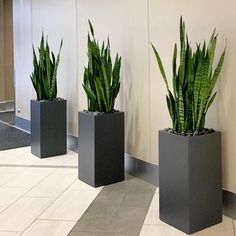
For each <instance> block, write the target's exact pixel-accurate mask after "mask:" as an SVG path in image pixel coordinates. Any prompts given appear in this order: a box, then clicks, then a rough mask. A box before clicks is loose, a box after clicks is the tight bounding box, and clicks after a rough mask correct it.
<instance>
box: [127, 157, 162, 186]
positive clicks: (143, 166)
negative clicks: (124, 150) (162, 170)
mask: <svg viewBox="0 0 236 236" xmlns="http://www.w3.org/2000/svg"><path fill="white" fill-rule="evenodd" d="M125 169H126V172H127V173H128V174H130V175H133V176H135V177H138V178H140V179H142V180H144V181H146V182H148V183H151V184H153V185H155V186H159V167H158V165H154V164H151V163H148V162H145V161H143V160H140V159H137V158H135V157H133V156H130V155H129V154H125Z"/></svg>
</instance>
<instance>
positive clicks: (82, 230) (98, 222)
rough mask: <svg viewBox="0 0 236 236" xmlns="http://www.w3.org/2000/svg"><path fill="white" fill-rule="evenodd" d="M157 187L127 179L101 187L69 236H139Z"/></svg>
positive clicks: (137, 180) (129, 177) (134, 179)
mask: <svg viewBox="0 0 236 236" xmlns="http://www.w3.org/2000/svg"><path fill="white" fill-rule="evenodd" d="M155 189H156V187H155V186H153V185H151V184H148V183H146V182H144V181H142V180H139V179H136V178H134V177H131V176H127V177H126V180H125V181H124V182H120V183H117V184H112V185H109V186H106V187H104V188H103V190H102V191H101V192H100V193H99V195H98V196H97V197H96V199H95V200H94V201H93V203H92V204H91V205H90V207H89V208H88V209H87V210H86V212H85V213H84V215H83V216H82V217H81V218H80V220H79V221H78V222H77V223H76V225H75V226H74V228H73V229H72V231H71V233H70V234H69V235H70V236H75V235H79V236H122V235H123V236H126V235H128V236H134V235H136V236H138V235H139V233H140V231H141V228H142V226H143V222H144V220H145V217H146V214H147V212H148V208H149V206H150V204H151V201H152V198H153V195H154V193H155Z"/></svg>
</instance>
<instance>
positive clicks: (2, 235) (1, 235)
mask: <svg viewBox="0 0 236 236" xmlns="http://www.w3.org/2000/svg"><path fill="white" fill-rule="evenodd" d="M20 234H21V232H6V231H5V232H4V231H2V232H0V236H19V235H20Z"/></svg>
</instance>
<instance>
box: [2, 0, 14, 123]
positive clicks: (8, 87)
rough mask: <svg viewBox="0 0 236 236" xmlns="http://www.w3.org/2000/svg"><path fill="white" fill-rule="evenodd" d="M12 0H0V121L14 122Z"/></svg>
mask: <svg viewBox="0 0 236 236" xmlns="http://www.w3.org/2000/svg"><path fill="white" fill-rule="evenodd" d="M14 91H15V89H14V55H13V7H12V0H0V121H1V122H3V123H7V124H10V125H14V123H15V94H14Z"/></svg>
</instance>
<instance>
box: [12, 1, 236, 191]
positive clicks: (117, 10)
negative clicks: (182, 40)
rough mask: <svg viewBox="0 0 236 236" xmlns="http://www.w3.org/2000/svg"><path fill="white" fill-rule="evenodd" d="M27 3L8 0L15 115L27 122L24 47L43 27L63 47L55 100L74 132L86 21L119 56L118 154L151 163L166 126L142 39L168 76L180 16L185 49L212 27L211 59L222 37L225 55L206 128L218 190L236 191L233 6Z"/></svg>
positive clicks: (28, 66) (81, 100) (159, 88)
mask: <svg viewBox="0 0 236 236" xmlns="http://www.w3.org/2000/svg"><path fill="white" fill-rule="evenodd" d="M30 3H31V1H30V0H14V9H15V11H14V12H15V14H14V15H15V53H16V57H15V62H16V66H15V69H16V78H17V106H18V107H19V108H20V109H21V113H20V114H18V115H21V116H23V117H25V118H29V108H28V104H29V99H30V98H31V97H32V95H33V94H34V93H33V90H32V87H31V84H30V81H29V77H28V75H29V74H30V73H31V70H32V62H31V61H32V55H31V43H32V42H33V43H37V42H38V41H39V38H40V33H41V29H42V28H44V29H45V32H46V33H47V34H48V35H49V39H50V41H51V42H52V47H53V48H54V49H57V47H58V44H59V40H60V38H61V37H63V38H64V41H65V44H64V48H63V54H62V63H61V67H60V71H59V82H60V83H59V91H60V93H61V94H59V95H61V96H64V97H66V98H67V99H68V101H69V104H68V109H69V114H68V118H69V122H70V124H69V128H70V132H72V133H73V134H76V133H77V111H78V110H82V109H86V107H87V104H86V97H85V94H84V91H83V89H82V86H81V82H82V75H83V67H84V66H85V65H86V63H87V57H86V40H87V31H88V23H87V19H88V18H90V20H91V21H92V22H93V24H94V28H95V33H96V36H97V38H99V39H100V41H101V40H102V39H106V37H107V35H108V34H109V36H110V41H111V47H112V52H113V53H115V52H117V51H118V52H119V53H120V54H121V56H122V62H123V64H122V88H121V93H120V96H119V98H118V101H117V107H118V108H120V109H121V110H124V111H125V112H126V117H125V118H126V151H127V152H128V153H130V154H131V155H134V156H135V157H137V158H140V159H142V160H145V161H147V162H151V163H154V164H157V163H158V146H157V131H158V130H159V129H163V128H165V127H169V126H171V122H170V118H169V115H168V112H167V108H166V103H165V94H166V89H165V86H164V83H163V81H162V78H161V76H160V73H159V70H158V67H157V64H156V61H155V58H154V55H153V52H152V50H151V48H150V41H151V42H153V43H154V44H155V45H156V47H157V48H158V50H159V52H160V54H161V56H162V59H163V63H164V65H165V68H166V70H167V74H168V76H169V77H171V58H172V52H173V46H174V43H175V42H178V37H179V32H178V28H179V18H180V15H183V18H184V20H185V21H186V27H187V31H188V34H189V37H190V39H191V41H192V44H193V45H194V43H195V41H201V40H203V39H208V38H209V36H210V35H211V33H212V31H213V29H214V28H215V27H216V28H217V32H218V33H219V43H218V51H217V55H216V56H219V53H220V51H222V50H223V48H224V46H225V41H226V40H225V39H226V38H227V41H228V43H227V55H226V60H225V64H224V67H223V71H222V74H221V77H220V81H219V84H218V97H217V100H216V103H215V104H214V106H213V107H212V108H211V109H210V111H209V115H208V117H207V120H208V121H207V124H208V126H209V127H213V128H215V129H218V130H220V131H222V133H223V179H224V188H226V189H228V190H230V191H233V192H236V171H235V169H236V159H235V156H236V145H235V142H236V135H235V134H236V126H235V121H236V119H235V118H236V107H235V106H234V104H235V102H236V95H235V94H236V93H235V89H236V86H235V83H236V80H235V78H234V77H235V74H236V67H235V61H236V23H235V22H236V14H235V12H234V11H235V9H236V2H235V1H234V0H228V1H227V2H223V1H220V0H208V1H204V0H199V1H191V0H180V1H178V2H177V1H175V0H166V1H161V0H119V1H115V0H100V1H97V0H71V1H66V0H60V1H56V0H47V1H46V0H32V6H31V5H30ZM31 7H32V8H31ZM222 9H223V11H222ZM31 13H32V15H31ZM209 13H210V14H209ZM42 14H43V15H42ZM31 19H32V21H31ZM77 58H78V60H77ZM77 68H78V73H77ZM27 91H28V92H27Z"/></svg>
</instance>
